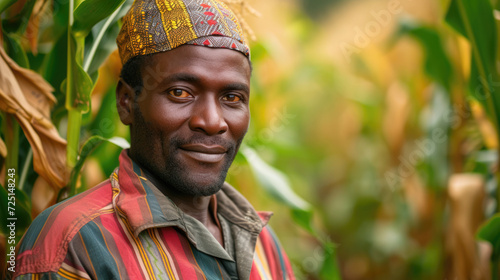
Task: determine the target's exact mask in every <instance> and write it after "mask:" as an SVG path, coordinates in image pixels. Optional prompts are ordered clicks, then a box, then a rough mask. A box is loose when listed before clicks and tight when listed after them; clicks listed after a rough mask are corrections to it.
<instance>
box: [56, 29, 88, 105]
mask: <svg viewBox="0 0 500 280" xmlns="http://www.w3.org/2000/svg"><path fill="white" fill-rule="evenodd" d="M72 37H73V36H72ZM70 52H71V55H68V59H70V60H71V61H70V62H69V65H70V66H69V67H70V69H68V70H69V71H68V76H69V77H68V78H69V79H68V78H67V79H66V82H65V83H64V82H63V83H64V84H65V85H66V87H65V88H66V89H67V90H68V89H69V91H70V92H69V93H68V92H66V96H67V97H66V109H68V110H75V109H76V110H77V111H80V112H83V113H86V112H88V111H89V108H90V94H91V93H92V89H93V87H94V84H93V82H92V79H91V78H90V76H89V75H88V74H87V72H85V70H83V68H82V66H81V65H80V63H78V61H77V56H78V55H77V53H79V51H78V50H77V43H76V39H75V38H71V46H70ZM68 81H69V83H70V86H69V87H68V84H67V83H68Z"/></svg>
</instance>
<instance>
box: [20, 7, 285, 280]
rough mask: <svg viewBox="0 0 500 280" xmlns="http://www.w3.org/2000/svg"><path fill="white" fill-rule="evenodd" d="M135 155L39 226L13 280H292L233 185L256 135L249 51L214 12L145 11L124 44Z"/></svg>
mask: <svg viewBox="0 0 500 280" xmlns="http://www.w3.org/2000/svg"><path fill="white" fill-rule="evenodd" d="M117 43H118V48H119V51H120V56H121V58H122V61H123V63H124V67H123V70H122V79H121V80H120V81H119V83H118V86H117V90H116V97H117V107H118V112H119V115H120V119H121V121H122V122H123V123H124V124H126V125H129V126H130V133H131V146H130V149H129V150H124V151H123V152H122V153H121V155H120V159H119V161H120V166H119V167H118V168H117V169H116V170H115V171H114V172H113V174H112V175H111V177H110V179H109V180H107V181H105V182H103V183H101V184H99V185H98V186H96V187H94V188H92V189H90V190H88V191H86V192H85V193H83V194H81V195H78V196H76V197H73V198H70V199H68V200H66V201H64V202H62V203H60V204H57V205H55V206H53V207H51V208H49V209H47V210H46V211H44V212H43V213H42V214H40V215H39V217H37V219H35V221H34V222H33V224H32V225H31V227H30V229H29V230H28V232H27V233H26V234H25V236H24V237H23V239H22V241H21V245H20V249H19V252H18V259H17V263H16V272H15V274H14V275H13V276H14V278H15V279H31V278H33V279H189V280H191V279H293V278H294V276H293V272H292V270H291V268H290V264H289V261H288V259H287V257H286V255H285V253H284V251H283V250H282V249H281V247H280V245H279V242H278V241H277V239H276V237H275V235H274V234H273V233H272V231H271V229H270V228H269V227H267V226H266V224H267V222H268V220H269V218H270V213H266V212H262V213H257V212H256V211H255V210H254V208H253V207H252V206H251V205H250V204H249V203H248V202H247V201H246V199H245V198H244V197H243V196H242V195H241V194H239V193H238V192H237V191H236V190H235V189H234V188H232V187H231V186H229V185H228V184H227V183H225V182H224V180H225V177H226V173H227V170H228V168H229V166H230V165H231V163H232V161H233V159H234V157H235V155H236V153H237V151H238V148H239V146H240V143H241V141H242V140H243V137H244V135H245V133H246V131H247V128H248V124H249V119H250V113H249V106H248V104H249V103H248V101H249V98H250V74H251V65H250V60H249V49H248V47H247V46H246V44H245V41H244V40H243V37H242V32H241V27H240V25H239V23H238V21H237V19H236V17H235V16H234V14H233V13H232V12H231V11H230V10H229V8H227V6H225V5H224V4H222V3H220V2H217V1H214V0H184V1H180V0H158V1H152V0H136V1H135V2H134V4H133V6H132V8H131V10H130V11H129V13H128V14H127V15H126V16H125V18H124V22H123V27H122V29H121V31H120V34H119V36H118V39H117Z"/></svg>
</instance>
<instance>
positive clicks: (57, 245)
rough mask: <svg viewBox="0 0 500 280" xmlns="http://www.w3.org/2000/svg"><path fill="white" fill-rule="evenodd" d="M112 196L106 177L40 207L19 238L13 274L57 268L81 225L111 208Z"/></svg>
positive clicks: (55, 269)
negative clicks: (77, 193) (92, 185)
mask: <svg viewBox="0 0 500 280" xmlns="http://www.w3.org/2000/svg"><path fill="white" fill-rule="evenodd" d="M112 198H113V191H112V187H111V183H110V181H109V180H106V181H104V182H102V183H100V184H99V185H97V186H95V187H93V188H91V189H89V190H87V191H85V192H83V193H81V194H79V195H76V196H74V197H72V198H69V199H67V200H65V201H62V202H60V203H58V204H56V205H53V206H52V207H50V208H48V209H46V210H45V211H43V212H42V213H41V214H40V215H38V217H36V219H35V220H34V221H33V222H32V224H31V225H30V227H29V229H28V230H27V231H26V233H25V234H24V236H23V238H22V240H21V244H20V247H19V252H18V256H17V264H18V268H19V269H18V271H16V272H17V273H16V274H18V275H19V274H25V273H37V272H48V271H57V269H58V268H59V266H60V265H61V263H62V262H63V260H64V258H65V256H66V252H67V249H68V244H69V243H70V241H71V240H72V239H73V238H74V237H75V235H76V234H77V233H78V232H79V231H80V230H81V229H82V227H84V226H85V225H86V224H88V223H89V222H90V221H92V220H94V219H95V218H96V217H99V216H100V215H101V214H103V213H109V212H110V211H112V210H113V205H112Z"/></svg>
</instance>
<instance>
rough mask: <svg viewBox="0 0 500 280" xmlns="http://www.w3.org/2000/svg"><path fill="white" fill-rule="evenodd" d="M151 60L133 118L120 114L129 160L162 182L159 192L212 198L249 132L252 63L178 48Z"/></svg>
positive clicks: (226, 53)
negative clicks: (125, 127)
mask: <svg viewBox="0 0 500 280" xmlns="http://www.w3.org/2000/svg"><path fill="white" fill-rule="evenodd" d="M149 61H150V63H149V64H148V65H146V66H145V67H144V68H143V69H142V78H143V84H144V87H143V90H142V92H141V93H140V94H139V95H138V96H137V97H136V98H135V99H134V98H131V100H130V102H129V104H131V105H129V114H128V115H127V113H123V111H122V112H121V113H120V117H121V119H122V121H123V122H124V123H125V124H130V126H131V148H130V156H131V157H132V159H134V160H135V161H137V162H138V163H139V164H141V165H142V166H143V167H144V168H146V169H147V171H149V172H150V173H151V174H152V175H154V177H156V178H157V179H159V180H160V181H161V182H160V183H161V184H163V186H158V187H160V188H168V190H169V191H174V192H176V193H178V194H179V195H193V196H208V195H211V194H213V193H215V192H217V191H218V190H219V189H220V187H221V186H222V184H223V182H224V180H225V177H226V174H227V170H228V169H229V166H230V165H231V163H232V161H233V159H234V157H235V155H236V152H237V151H238V148H239V146H240V144H241V141H242V140H243V137H244V136H245V133H246V131H247V129H248V124H249V120H250V112H249V107H248V103H249V97H250V72H251V70H250V64H249V61H248V59H247V58H246V57H245V56H244V55H242V54H241V53H239V52H236V51H233V50H227V49H213V48H207V47H201V46H181V47H179V48H176V49H174V50H171V51H168V52H163V53H158V54H155V55H154V56H153V57H151V58H150V60H149ZM119 96H120V95H119ZM118 102H119V106H120V100H118ZM123 115H126V116H125V118H124V117H123Z"/></svg>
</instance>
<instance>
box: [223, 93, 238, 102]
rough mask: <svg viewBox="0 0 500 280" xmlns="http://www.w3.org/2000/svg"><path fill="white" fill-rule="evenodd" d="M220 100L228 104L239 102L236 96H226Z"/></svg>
mask: <svg viewBox="0 0 500 280" xmlns="http://www.w3.org/2000/svg"><path fill="white" fill-rule="evenodd" d="M222 100H224V101H229V102H238V101H240V100H241V98H240V97H239V96H238V95H236V94H228V95H225V96H224V97H222Z"/></svg>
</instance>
